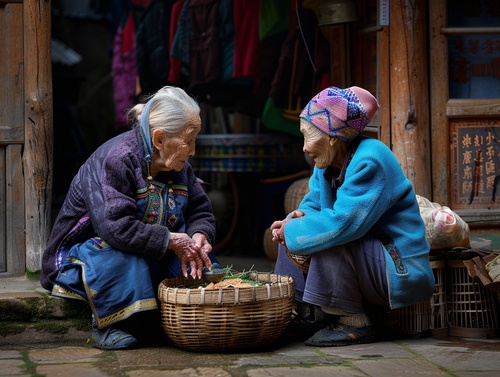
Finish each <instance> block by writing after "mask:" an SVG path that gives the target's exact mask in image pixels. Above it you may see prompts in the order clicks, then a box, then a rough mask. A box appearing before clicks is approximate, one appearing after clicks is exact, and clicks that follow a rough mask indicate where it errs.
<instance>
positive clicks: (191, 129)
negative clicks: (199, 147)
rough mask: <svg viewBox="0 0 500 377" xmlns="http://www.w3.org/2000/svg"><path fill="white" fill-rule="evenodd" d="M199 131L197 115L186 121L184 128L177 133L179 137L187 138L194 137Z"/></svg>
mask: <svg viewBox="0 0 500 377" xmlns="http://www.w3.org/2000/svg"><path fill="white" fill-rule="evenodd" d="M200 130H201V118H200V116H199V115H196V116H193V117H192V118H191V119H189V120H188V122H187V123H186V125H185V126H184V128H183V129H182V130H181V131H180V132H179V136H182V137H185V138H189V137H193V136H196V135H197V134H198V133H199V132H200Z"/></svg>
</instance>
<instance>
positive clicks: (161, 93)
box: [128, 86, 200, 136]
mask: <svg viewBox="0 0 500 377" xmlns="http://www.w3.org/2000/svg"><path fill="white" fill-rule="evenodd" d="M148 101H151V107H150V110H149V130H150V131H151V134H152V133H153V131H154V130H155V129H161V130H163V132H165V134H166V135H167V136H175V135H177V134H179V132H181V131H182V130H183V129H184V127H185V126H186V124H188V123H190V122H191V121H193V119H196V117H199V115H200V106H199V105H198V103H197V102H196V101H195V100H194V99H193V98H192V97H191V96H190V95H188V94H187V93H186V92H185V91H184V90H183V89H181V88H177V87H174V86H165V87H163V88H161V89H160V90H158V91H157V92H156V94H154V95H153V96H151V97H150V98H149V99H148ZM144 106H145V105H144V104H138V105H135V106H134V107H133V108H132V109H131V110H130V111H129V116H128V118H129V119H131V118H135V119H134V120H135V121H136V122H137V121H138V120H139V118H140V116H141V113H142V110H143V109H144Z"/></svg>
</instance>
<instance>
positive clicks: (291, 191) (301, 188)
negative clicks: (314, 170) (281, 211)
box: [284, 178, 309, 213]
mask: <svg viewBox="0 0 500 377" xmlns="http://www.w3.org/2000/svg"><path fill="white" fill-rule="evenodd" d="M308 192H309V178H302V179H299V180H297V181H295V182H293V183H292V184H291V185H290V187H288V189H287V190H286V193H285V203H284V206H285V212H286V213H290V212H292V211H294V210H296V209H297V207H298V206H299V204H300V202H301V201H302V198H303V197H304V195H305V194H307V193H308Z"/></svg>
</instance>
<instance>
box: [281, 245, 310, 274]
mask: <svg viewBox="0 0 500 377" xmlns="http://www.w3.org/2000/svg"><path fill="white" fill-rule="evenodd" d="M286 255H287V256H288V258H290V260H291V261H292V263H293V264H294V265H295V267H297V268H298V269H299V270H301V271H302V272H304V273H306V274H307V272H308V271H309V265H310V264H311V256H310V255H298V254H292V253H290V252H289V251H288V249H286Z"/></svg>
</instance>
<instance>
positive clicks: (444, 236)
mask: <svg viewBox="0 0 500 377" xmlns="http://www.w3.org/2000/svg"><path fill="white" fill-rule="evenodd" d="M417 202H418V206H419V207H420V215H421V216H422V219H423V220H424V224H425V237H426V238H427V241H428V242H429V244H430V245H431V250H432V249H449V248H453V247H467V248H470V230H469V225H468V224H467V223H466V222H465V221H464V220H462V219H461V218H460V216H458V215H457V214H456V213H455V212H453V211H452V210H451V209H450V208H448V207H446V206H441V205H440V204H438V203H434V202H431V201H430V200H429V199H426V198H424V197H423V196H420V195H417Z"/></svg>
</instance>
